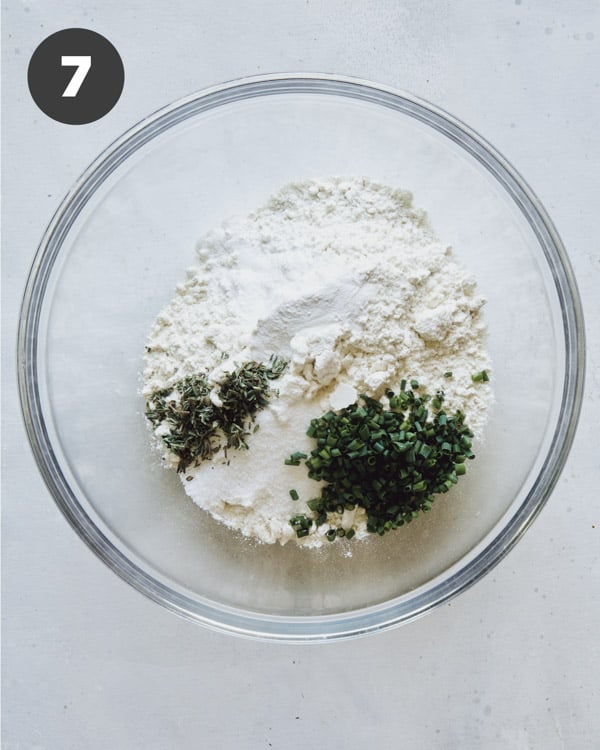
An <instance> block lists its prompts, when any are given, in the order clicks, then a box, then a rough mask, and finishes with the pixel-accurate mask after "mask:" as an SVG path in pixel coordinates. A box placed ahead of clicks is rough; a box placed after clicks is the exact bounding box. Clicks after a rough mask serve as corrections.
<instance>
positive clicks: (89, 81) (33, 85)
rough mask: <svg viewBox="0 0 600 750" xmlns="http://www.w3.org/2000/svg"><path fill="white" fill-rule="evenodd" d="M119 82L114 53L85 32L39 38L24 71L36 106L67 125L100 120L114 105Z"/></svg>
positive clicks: (120, 65)
mask: <svg viewBox="0 0 600 750" xmlns="http://www.w3.org/2000/svg"><path fill="white" fill-rule="evenodd" d="M124 81H125V71H124V70H123V62H122V60H121V57H120V55H119V53H118V52H117V50H116V49H115V48H114V47H113V45H112V44H111V43H110V42H109V41H108V39H106V38H105V37H103V36H102V35H101V34H97V33H96V32H95V31H90V30H89V29H63V30H62V31H57V32H56V33H55V34H52V35H51V36H49V37H47V38H46V39H44V41H43V42H42V43H41V44H40V45H39V47H38V48H37V49H36V51H35V52H34V53H33V55H32V57H31V60H30V61H29V69H28V71H27V83H28V84H29V91H30V92H31V96H32V97H33V100H34V101H35V103H36V104H37V105H38V107H39V108H40V109H41V110H42V112H44V113H45V114H47V115H48V117H51V118H52V119H53V120H58V122H64V123H67V124H68V125H84V124H85V123H88V122H94V121H95V120H99V119H100V118H101V117H104V115H105V114H107V112H110V110H111V109H112V108H113V107H114V106H115V104H116V103H117V102H118V100H119V97H120V96H121V92H122V91H123V83H124Z"/></svg>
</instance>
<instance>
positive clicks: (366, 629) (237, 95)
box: [17, 72, 585, 643]
mask: <svg viewBox="0 0 600 750" xmlns="http://www.w3.org/2000/svg"><path fill="white" fill-rule="evenodd" d="M282 93H288V94H289V93H295V94H306V93H310V94H328V95H338V96H343V97H350V98H353V99H358V100H362V101H367V102H371V103H373V104H379V105H381V106H384V107H387V108H390V109H395V110H396V111H399V112H402V113H404V114H406V115H408V116H411V117H413V118H415V119H417V120H419V121H421V122H423V123H425V124H427V125H429V126H431V127H433V128H434V129H435V130H437V131H438V132H440V133H441V134H442V135H445V136H446V137H448V138H449V139H450V140H452V141H453V142H454V143H456V144H457V145H459V146H460V147H462V148H463V149H464V150H465V151H467V153H469V154H470V155H471V156H472V157H474V158H475V159H476V160H477V161H479V163H480V164H482V165H483V166H484V167H485V168H486V169H487V170H488V171H489V172H490V173H491V174H492V175H493V176H494V177H495V178H496V180H497V181H498V182H499V183H500V185H501V186H502V187H503V188H504V189H505V190H506V192H507V193H508V194H509V196H510V197H511V198H512V199H513V201H514V202H515V203H516V205H517V206H518V208H519V209H520V211H521V213H522V214H523V215H524V216H525V218H526V219H527V221H528V223H529V225H530V227H531V228H532V230H533V232H534V233H535V235H536V238H537V240H538V242H539V244H540V246H541V249H542V251H543V254H544V257H545V259H546V262H547V263H548V266H549V267H550V270H551V273H552V277H553V281H554V284H555V288H556V291H557V294H558V298H559V301H560V306H561V311H562V323H563V333H564V344H565V350H564V355H565V380H564V383H563V391H562V399H561V409H560V413H559V416H558V420H557V423H556V425H555V428H554V434H553V437H552V443H551V445H550V449H549V451H548V454H547V455H546V457H545V459H544V462H543V464H542V466H541V468H540V470H539V472H538V475H537V478H536V479H535V481H534V483H533V486H532V487H531V489H530V491H529V492H528V494H527V497H526V498H525V499H524V501H523V502H522V503H521V505H520V506H519V507H518V508H517V509H516V511H515V512H514V513H513V515H512V516H511V517H510V519H509V520H508V522H507V523H506V524H505V525H504V526H503V528H502V529H501V530H500V532H499V533H498V534H497V535H496V536H495V537H494V538H493V539H491V541H489V542H488V543H487V544H486V545H485V546H484V547H483V548H482V549H480V550H479V551H478V553H477V554H476V555H475V556H474V557H473V558H472V559H471V560H469V562H468V563H467V564H466V565H458V564H457V565H456V566H453V569H455V570H454V572H453V573H452V575H451V576H450V577H449V578H447V579H443V580H440V581H439V582H437V583H436V584H435V585H434V586H433V587H431V588H429V589H428V590H427V591H424V592H420V593H419V590H418V589H417V590H416V592H417V593H416V595H415V596H413V597H407V595H403V596H399V597H397V598H395V599H392V600H390V601H388V602H386V603H383V604H380V605H376V606H373V607H365V608H364V609H356V610H351V611H349V612H345V613H339V614H335V615H320V616H307V617H304V616H283V615H281V616H280V615H265V614H263V613H255V612H252V611H248V610H243V609H237V608H233V607H229V606H224V605H219V604H218V603H216V602H213V601H210V600H202V598H201V597H199V598H198V599H194V598H192V597H190V596H187V595H185V594H183V593H181V592H179V591H176V590H175V589H173V588H171V587H170V586H168V585H166V584H165V583H163V582H161V581H159V580H157V579H156V578H154V577H153V576H152V575H150V574H149V573H147V572H146V571H144V570H143V569H142V568H141V567H139V566H138V565H137V564H136V563H135V562H133V561H132V560H130V559H129V558H128V557H127V556H126V555H125V554H124V553H123V552H121V550H119V549H118V548H117V547H116V546H115V545H114V544H113V543H112V542H111V541H110V539H108V537H107V536H106V535H105V534H104V533H103V532H102V531H101V530H100V529H99V528H98V527H97V526H96V524H95V523H94V522H93V520H92V519H91V518H90V517H89V516H88V515H87V513H86V512H85V510H84V508H83V507H82V505H81V504H80V502H79V500H78V499H77V497H76V495H75V493H74V492H73V490H72V489H71V487H70V486H69V484H68V481H67V479H66V478H65V476H64V474H63V472H62V469H61V466H60V464H59V462H58V460H57V458H56V456H55V455H54V451H53V448H52V443H51V440H50V438H49V435H48V431H47V429H46V424H45V420H44V409H43V406H42V403H41V400H40V390H39V386H40V379H39V373H38V367H37V351H38V329H39V324H40V312H41V307H42V303H43V301H44V294H45V291H46V287H47V284H48V281H49V278H50V275H51V272H52V268H53V266H54V263H55V261H56V259H57V257H58V255H59V253H60V249H61V247H62V245H63V242H64V240H65V238H66V236H67V235H68V233H69V231H70V228H71V226H72V225H73V223H74V222H75V220H76V219H77V217H78V216H79V214H80V212H81V211H82V210H83V208H84V206H85V205H86V203H87V202H88V200H89V199H90V198H91V197H92V195H93V194H94V193H95V191H96V190H97V189H98V188H99V187H100V186H101V185H102V183H103V182H104V181H105V180H106V179H107V178H108V177H109V175H110V174H112V173H113V172H114V171H115V170H116V169H117V168H118V167H119V166H120V165H121V164H122V163H123V162H124V161H125V160H126V159H127V158H128V157H129V156H131V155H132V154H133V153H134V152H136V151H138V150H139V149H140V148H143V147H144V145H145V144H147V143H149V142H150V141H152V140H153V139H154V138H155V137H157V136H158V135H160V134H161V133H163V132H165V131H166V130H168V129H170V128H172V127H174V126H176V125H177V124H179V123H180V122H183V121H184V120H188V119H190V118H192V117H194V116H196V115H199V114H201V113H202V112H205V111H208V110H210V109H214V108H217V107H220V106H223V105H225V104H227V103H230V102H233V101H239V100H243V99H251V98H256V97H260V96H270V95H277V94H282ZM17 368H18V382H19V395H20V402H21V411H22V415H23V419H24V422H25V427H26V432H27V436H28V439H29V442H30V445H31V448H32V451H33V454H34V458H35V460H36V463H37V465H38V468H39V470H40V473H41V475H42V477H43V479H44V482H45V484H46V486H47V488H48V490H49V491H50V494H51V495H52V497H53V499H54V501H55V502H56V504H57V505H58V507H59V509H60V510H61V512H62V513H63V515H64V516H65V518H66V519H67V521H68V522H69V523H70V525H71V526H72V527H73V529H74V530H75V531H76V533H77V534H78V535H79V536H80V538H81V539H82V540H83V541H84V542H85V543H86V544H87V545H88V547H90V548H91V550H92V551H93V552H94V553H95V554H96V555H97V556H98V557H99V558H100V559H101V560H102V561H103V562H104V563H105V564H106V565H107V566H108V567H109V568H110V569H111V570H113V571H114V572H115V573H116V574H117V575H119V576H120V577H121V578H122V579H123V580H125V581H126V582H127V583H129V584H130V585H131V586H133V587H134V588H135V589H137V590H138V591H140V592H141V593H143V594H145V595H146V596H147V597H149V598H150V599H152V600H153V601H155V602H157V603H159V604H161V605H162V606H164V607H165V608H167V609H168V610H170V611H172V612H174V613H176V614H178V615H180V616H183V617H185V618H187V619H190V620H192V621H195V622H198V623H202V624H203V625H205V626H207V627H209V628H212V629H215V630H219V631H225V632H229V633H233V634H237V635H242V636H247V637H251V638H255V639H261V640H271V641H273V640H276V641H287V642H296V643H301V642H302V643H305V642H324V641H331V640H340V639H346V638H350V637H354V636H358V635H363V634H367V633H373V632H378V631H382V630H385V629H388V628H390V627H393V626H396V625H399V624H402V623H406V622H409V621H412V620H414V619H416V618H418V617H420V616H422V615H424V614H425V613H427V612H428V611H430V610H431V609H433V608H435V607H438V606H440V605H441V604H443V603H445V602H447V601H449V600H450V599H452V598H453V597H455V596H457V595H458V594H459V593H461V592H462V591H464V590H465V589H467V588H469V587H470V586H471V585H473V584H474V583H475V582H476V581H478V580H479V579H481V578H482V577H483V576H484V575H485V574H486V573H488V572H489V571H490V570H491V569H492V568H493V567H494V566H495V565H496V564H498V563H499V562H500V560H502V559H503V558H504V556H505V555H506V554H507V553H508V552H509V551H510V550H511V549H512V548H513V547H514V545H515V544H516V543H517V542H518V541H519V540H520V539H521V537H522V536H523V534H524V533H525V531H526V530H527V528H528V527H529V526H530V525H531V523H532V522H533V521H534V519H535V518H536V517H537V515H538V514H539V512H540V511H541V509H542V507H543V506H544V504H545V503H546V501H547V500H548V497H549V496H550V494H551V492H552V490H553V488H554V486H555V485H556V482H557V480H558V477H559V475H560V473H561V471H562V469H563V467H564V464H565V462H566V459H567V456H568V454H569V450H570V448H571V445H572V442H573V438H574V435H575V431H576V428H577V423H578V419H579V414H580V411H581V402H582V395H583V386H584V372H585V340H584V323H583V312H582V307H581V301H580V297H579V292H578V289H577V284H576V281H575V277H574V274H573V270H572V268H571V265H570V262H569V259H568V256H567V254H566V251H565V248H564V246H563V243H562V241H561V239H560V237H559V235H558V233H557V231H556V229H555V227H554V225H553V223H552V221H551V220H550V218H549V216H548V214H547V213H546V211H545V209H544V208H543V206H542V204H541V203H540V201H539V199H538V198H537V197H536V195H535V194H534V192H533V191H532V190H531V188H530V187H529V186H528V184H527V183H526V182H525V180H524V179H523V178H522V177H521V176H520V174H519V173H518V172H517V171H516V170H515V168H514V167H513V166H512V165H511V164H510V163H509V162H508V160H507V159H506V158H505V157H503V156H502V155H501V154H500V153H499V152H498V151H497V150H496V149H495V148H494V147H493V146H491V145H490V144H489V143H488V142H487V141H486V140H485V139H484V138H482V137H481V136H480V135H479V134H478V133H476V132H475V131H474V130H472V129H471V128H470V127H468V126H467V125H465V124H464V123H463V122H462V121H460V120H459V119H457V118H456V117H454V116H453V115H451V114H448V113H447V112H445V111H444V110H442V109H441V108H439V107H437V106H435V105H433V104H431V103H429V102H427V101H426V100H424V99H422V98H420V97H417V96H415V95H413V94H410V93H408V92H406V91H402V90H399V89H395V88H392V87H389V86H386V85H383V84H380V83H373V82H371V81H368V80H365V79H361V78H354V77H348V76H340V75H333V74H326V73H312V72H311V73H302V72H298V73H273V74H266V75H260V76H251V77H244V78H238V79H234V80H230V81H227V82H225V83H222V84H218V85H215V86H211V87H209V88H205V89H203V90H201V91H198V92H195V93H192V94H190V95H188V96H186V97H183V98H182V99H178V100H176V101H174V102H172V103H170V104H168V105H166V106H165V107H162V108H160V109H158V110H157V111H155V112H153V113H152V114H150V115H149V116H147V117H145V118H144V119H142V120H141V121H139V122H138V123H137V124H136V125H134V126H133V127H131V128H130V129H129V130H127V131H125V133H123V134H122V135H121V136H119V137H118V138H117V139H116V140H114V141H113V142H112V143H111V144H110V145H109V146H108V147H107V148H106V149H105V150H104V151H102V152H101V153H100V154H99V156H98V157H97V158H96V159H95V160H94V161H93V162H92V163H91V164H90V165H89V166H88V168H87V169H86V170H85V171H84V172H83V173H82V175H81V176H80V177H79V179H78V180H77V181H76V182H75V183H74V184H73V186H72V187H71V188H70V190H69V191H68V192H67V194H66V196H65V197H64V199H63V201H62V202H61V204H60V206H59V207H58V209H57V210H56V212H55V214H54V215H53V217H52V218H51V220H50V222H49V224H48V227H47V229H46V231H45V233H44V235H43V237H42V239H41V242H40V244H39V246H38V249H37V252H36V254H35V256H34V259H33V262H32V264H31V268H30V271H29V275H28V278H27V282H26V286H25V290H24V294H23V298H22V303H21V311H20V318H19V328H18V337H17Z"/></svg>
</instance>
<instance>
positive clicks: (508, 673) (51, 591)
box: [2, 0, 600, 750]
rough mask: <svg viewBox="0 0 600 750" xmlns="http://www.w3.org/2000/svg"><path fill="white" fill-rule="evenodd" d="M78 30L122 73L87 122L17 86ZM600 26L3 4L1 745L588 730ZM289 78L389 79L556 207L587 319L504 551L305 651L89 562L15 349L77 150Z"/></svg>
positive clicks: (475, 737) (593, 733)
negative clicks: (527, 503)
mask: <svg viewBox="0 0 600 750" xmlns="http://www.w3.org/2000/svg"><path fill="white" fill-rule="evenodd" d="M72 26H83V27H87V28H90V29H93V30H95V31H98V32H100V33H102V34H104V35H105V36H107V37H108V38H109V39H110V40H111V41H112V42H113V44H115V46H116V47H117V49H118V50H119V51H120V53H121V56H122V58H123V61H124V65H125V71H126V82H125V89H124V92H123V95H122V98H121V100H120V101H119V103H118V104H117V106H116V107H115V108H114V110H113V111H112V112H110V113H109V114H108V115H107V116H106V117H104V118H103V119H102V120H100V121H99V122H97V123H93V124H91V125H86V126H78V127H73V126H67V125H61V124H59V123H56V122H54V121H52V120H50V119H48V118H47V117H46V116H45V115H43V114H42V113H41V112H40V111H39V110H38V109H37V108H36V106H35V105H34V103H33V102H32V100H31V98H30V96H29V92H28V90H27V86H26V71H27V64H28V62H29V58H30V56H31V54H32V52H33V50H34V49H35V47H36V46H37V45H38V44H39V43H40V42H41V41H42V40H43V39H44V38H45V37H46V36H48V35H49V34H51V33H53V32H54V31H57V30H59V29H61V28H68V27H72ZM599 44H600V6H599V4H598V2H597V0H572V1H571V2H564V0H472V1H468V0H453V1H452V2H450V1H448V2H446V1H445V0H436V1H435V2H425V0H407V1H403V0H371V1H370V2H367V1H366V0H365V1H364V2H358V1H357V0H302V1H300V0H260V1H258V2H252V1H251V0H237V1H235V0H230V1H229V2H225V1H223V0H221V1H220V2H219V0H204V1H199V2H196V1H194V0H189V1H188V2H183V1H181V2H162V3H161V2H158V1H157V0H155V2H147V1H145V2H143V1H142V0H140V1H139V2H134V1H133V0H125V1H124V2H116V1H115V0H110V1H106V2H101V3H83V2H73V1H72V0H61V2H58V1H57V0H56V1H55V2H49V1H45V2H44V1H43V0H29V1H28V0H25V1H24V2H18V1H17V0H7V2H5V3H4V4H3V120H4V122H3V155H4V159H3V162H4V163H3V167H4V168H3V172H4V176H3V182H4V184H3V199H4V200H3V203H4V205H3V214H4V216H3V219H4V220H3V229H4V233H3V290H4V294H3V309H4V315H3V349H4V357H3V381H4V388H3V449H2V450H3V454H2V455H3V464H4V471H3V540H4V543H3V557H4V564H3V618H4V626H3V668H4V669H3V672H4V683H3V714H4V720H3V740H4V741H3V745H2V746H3V748H4V750H17V748H18V749H21V748H22V749H23V750H25V749H27V750H34V749H37V750H41V749H42V748H44V749H48V750H71V749H73V750H81V749H82V748H83V749H85V750H100V749H102V750H104V749H107V750H108V749H110V750H138V748H139V749H140V750H142V749H143V750H158V749H161V750H162V749H163V748H165V749H170V748H176V749H178V750H187V749H188V748H189V749H190V750H192V749H194V750H195V749H196V748H212V747H219V748H221V750H228V749H229V748H231V749H232V750H233V749H235V750H239V749H240V748H241V749H242V750H244V749H245V748H251V749H254V748H270V747H273V748H300V747H331V748H341V747H350V748H361V747H363V746H368V747H370V748H392V747H393V748H396V747H399V748H448V749H449V750H454V749H455V748H460V749H461V750H469V749H470V748H473V749H475V748H477V749H478V750H479V749H483V750H496V748H497V749H498V750H500V749H502V750H504V748H510V749H511V750H520V749H521V748H543V750H552V749H553V748H568V749H569V750H573V749H578V748H581V749H582V750H587V749H588V748H592V747H598V746H600V711H599V710H598V708H599V703H600V701H599V687H598V674H599V673H600V659H599V656H600V654H599V643H598V633H599V632H600V630H599V629H600V602H599V584H598V563H599V559H598V558H599V550H600V510H599V499H598V495H599V493H598V484H599V482H598V480H599V479H600V469H599V459H598V424H599V423H600V406H599V403H600V381H599V377H600V376H599V375H598V372H599V368H600V335H599V332H600V304H599V301H598V297H599V292H600V251H599V249H598V241H597V236H598V207H599V200H600V190H599V175H600V158H599V139H598V135H597V133H598V124H599V115H600V107H599V99H600V72H599V71H600V54H599ZM297 70H306V71H323V72H330V73H340V74H344V75H353V76H359V77H364V78H368V79H372V80H374V81H378V82H381V83H385V84H389V85H392V86H396V87H399V88H403V89H406V90H408V91H411V92H413V93H415V94H417V95H419V96H421V97H423V98H426V99H429V100H430V101H432V102H434V103H435V104H437V105H439V106H441V107H443V108H445V109H446V110H448V111H450V112H452V113H453V114H455V115H456V116H458V117H459V118H461V119H463V120H464V121H465V122H466V123H468V124H469V125H471V126H472V127H474V128H475V129H476V130H478V131H479V132H480V133H481V134H482V135H483V136H484V137H486V138H487V139H488V140H489V141H491V142H492V143H493V144H494V145H495V146H496V147H497V148H498V149H499V150H500V151H501V152H502V153H504V155H505V156H506V157H508V159H509V160H510V161H511V162H512V163H513V164H514V165H515V166H516V168H517V169H518V170H519V171H520V172H521V173H522V174H523V175H524V176H525V178H526V179H527V180H528V182H529V183H530V185H531V186H532V187H533V189H534V190H535V191H536V192H537V194H538V196H539V197H540V198H541V200H542V202H543V203H544V205H545V206H546V208H547V209H548V211H549V212H550V215H551V216H552V217H553V219H554V221H555V223H556V225H557V227H558V230H559V232H560V233H561V235H562V238H563V240H564V242H565V244H566V247H567V249H568V252H569V254H570V257H571V260H572V263H573V266H574V269H575V272H576V275H577V278H578V282H579V286H580V291H581V294H582V298H583V302H584V311H585V314H586V323H587V335H588V375H587V387H586V397H585V402H584V407H583V414H582V418H581V421H580V427H579V432H578V435H577V438H576V440H575V445H574V448H573V450H572V453H571V457H570V459H569V462H568V464H567V466H566V468H565V471H564V472H563V475H562V478H561V480H560V482H559V484H558V486H557V488H556V490H555V492H554V493H553V495H552V497H551V499H550V501H549V502H548V504H547V506H546V508H545V509H544V511H543V513H542V515H541V516H540V517H539V519H538V520H537V521H536V522H535V524H534V526H533V527H532V528H531V529H530V530H529V531H528V533H527V534H526V535H525V537H524V539H523V540H522V541H521V542H520V544H519V545H518V546H517V547H516V548H515V550H513V552H512V553H511V554H510V555H509V556H508V558H506V559H505V560H504V561H503V562H502V563H501V564H500V565H499V566H498V567H497V568H496V569H494V570H493V571H492V572H491V573H490V574H489V575H488V576H487V577H486V578H485V579H484V580H483V581H481V582H480V583H478V584H477V585H476V586H475V587H474V588H472V589H470V590H469V591H468V592H466V593H465V594H463V595H462V596H461V597H459V598H458V599H455V600H454V601H452V602H451V604H449V605H447V606H445V607H443V608H440V609H438V610H436V611H435V612H433V613H432V614H430V615H428V616H427V617H426V618H424V619H421V620H419V621H417V622H415V623H413V624H411V625H408V626H405V627H403V628H400V629H397V630H393V631H390V632H387V633H385V634H380V635H377V636H372V637H369V638H364V639H360V640H355V641H351V642H344V643H339V644H330V645H326V646H308V647H298V646H290V645H272V644H265V643H254V642H251V641H246V640H239V639H235V638H232V637H230V636H226V635H221V634H219V633H214V632H211V631H208V630H205V629H203V628H200V627H198V626H196V625H193V624H191V623H189V622H185V621H183V620H180V619H178V618H176V617H175V616H174V615H171V614H169V613H167V612H166V611H163V610H162V609H161V608H160V607H158V606H157V605H155V604H153V603H151V602H150V601H147V600H146V599H145V598H144V597H142V596H141V595H140V594H138V593H137V592H135V591H133V590H132V589H130V588H129V587H128V586H127V585H126V584H125V583H123V582H122V581H121V580H119V579H118V578H117V577H116V576H115V575H114V574H112V573H111V572H110V571H109V570H108V569H107V568H105V567H104V566H103V565H102V563H100V562H99V561H98V560H97V559H96V558H95V557H94V556H93V554H92V553H91V552H90V551H88V549H87V548H86V547H85V546H84V545H83V543H82V542H81V541H80V540H79V539H78V538H77V537H76V535H75V534H74V532H73V531H71V529H70V528H69V527H68V525H67V523H66V522H65V521H64V520H63V518H62V516H61V515H60V513H59V512H58V510H57V509H56V507H55V506H54V504H53V502H52V500H51V498H50V495H49V493H48V491H47V490H46V488H45V487H44V485H43V483H42V481H41V479H40V477H39V476H38V472H37V469H36V467H35V465H34V462H33V459H32V457H31V453H30V451H29V448H28V445H27V441H26V438H25V433H24V430H23V427H22V424H21V417H20V413H19V409H18V401H17V395H16V394H17V391H16V383H15V360H14V347H15V329H16V325H17V318H18V307H19V302H20V296H21V293H22V290H23V286H24V283H25V279H26V275H27V271H28V267H29V265H30V263H31V260H32V258H33V255H34V253H35V250H36V247H37V244H38V242H39V240H40V237H41V235H42V232H43V230H44V228H45V226H46V224H47V223H48V221H49V219H50V217H51V216H52V214H53V212H54V211H55V209H56V208H57V206H58V204H59V202H60V200H61V198H62V197H63V195H64V194H65V192H66V191H67V189H68V188H69V186H70V185H71V184H72V183H73V182H74V180H75V179H76V178H77V177H78V175H79V174H80V173H81V172H82V171H83V169H84V168H85V167H86V166H87V164H88V163H89V162H90V161H92V159H93V158H94V157H95V156H96V155H97V154H98V153H99V152H100V151H101V150H102V149H103V148H104V147H105V146H107V145H108V144H109V143H110V142H111V141H112V140H113V139H114V138H115V137H117V136H118V135H119V134H120V133H121V132H122V131H124V130H125V129H127V128H128V127H130V126H131V125H132V124H134V123H135V122H136V121H138V120H139V119H141V118H142V117H144V116H145V115H146V114H148V113H149V112H151V111H153V110H155V109H157V108H159V107H161V106H162V105H164V104H166V103H168V102H170V101H172V100H174V99H177V98H178V97H180V96H183V95H185V94H188V93H190V92H192V91H195V90H198V89H201V88H203V87H205V86H209V85H213V84H216V83H219V82H221V81H225V80H228V79H232V78H235V77H239V76H246V75H253V74H261V73H268V72H276V71H297ZM526 376H527V373H524V377H526ZM332 585H335V583H334V581H332Z"/></svg>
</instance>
